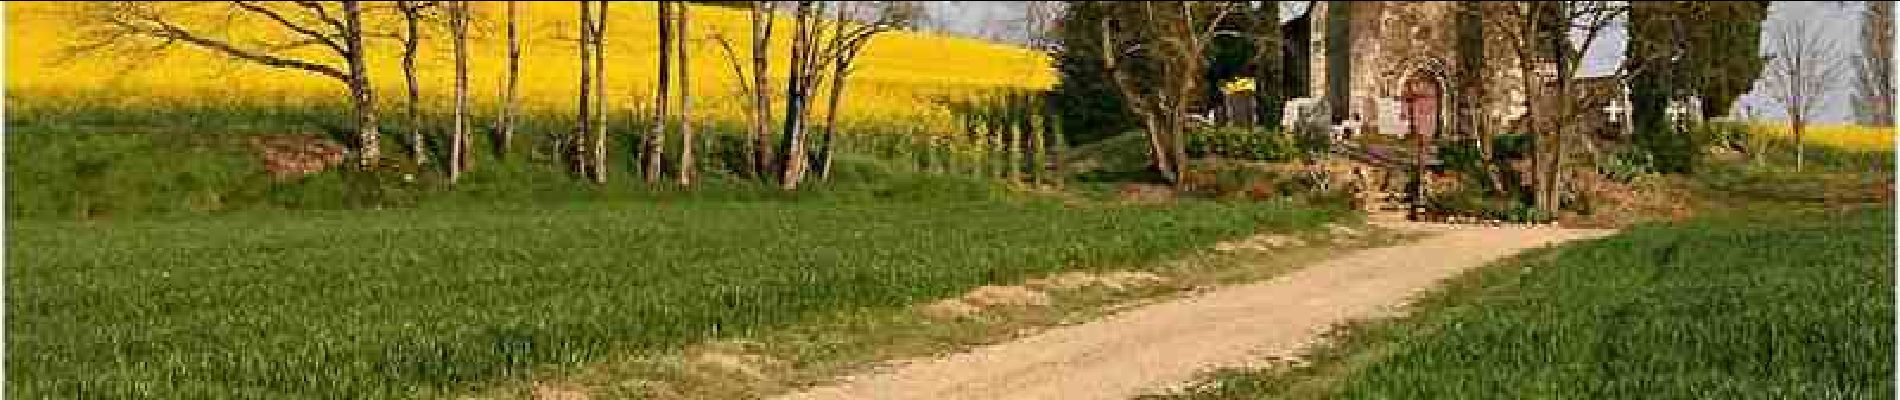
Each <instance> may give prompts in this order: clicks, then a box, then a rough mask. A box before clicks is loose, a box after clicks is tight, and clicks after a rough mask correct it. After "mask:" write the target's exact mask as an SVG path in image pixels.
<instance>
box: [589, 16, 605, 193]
mask: <svg viewBox="0 0 1900 400" xmlns="http://www.w3.org/2000/svg"><path fill="white" fill-rule="evenodd" d="M609 3H610V2H608V1H606V0H601V1H596V2H594V6H595V7H597V8H596V9H595V10H594V104H593V106H594V138H593V141H592V144H591V145H589V147H588V150H589V152H588V159H587V161H588V164H589V167H588V172H589V173H590V174H591V175H592V177H593V178H594V183H607V4H609Z"/></svg>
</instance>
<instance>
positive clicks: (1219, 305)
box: [782, 222, 1610, 399]
mask: <svg viewBox="0 0 1900 400" xmlns="http://www.w3.org/2000/svg"><path fill="white" fill-rule="evenodd" d="M1382 225H1384V226H1385V227H1388V228H1395V229H1403V230H1414V231H1428V233H1429V234H1431V235H1432V236H1430V237H1428V238H1425V239H1422V240H1419V241H1417V242H1414V243H1410V244H1406V245H1401V246H1394V247H1383V248H1374V249H1367V250H1361V251H1358V252H1355V253H1351V254H1348V255H1346V256H1343V257H1339V258H1335V259H1332V260H1328V261H1324V262H1320V263H1318V264H1315V265H1312V266H1309V267H1306V268H1304V269H1301V270H1299V271H1295V272H1292V273H1289V274H1286V275H1283V276H1280V277H1278V278H1275V279H1271V280H1268V281H1263V282H1257V283H1251V284H1245V285H1239V286H1232V287H1228V288H1224V289H1219V290H1215V291H1211V292H1207V293H1205V294H1201V295H1197V296H1193V297H1187V298H1183V299H1180V300H1176V301H1171V302H1166V303H1160V304H1155V305H1151V306H1146V307H1142V308H1138V309H1135V310H1132V311H1128V312H1125V313H1121V314H1117V315H1113V316H1110V317H1107V318H1104V319H1101V320H1098V321H1095V322H1090V323H1085V324H1080V325H1073V326H1068V327H1063V328H1057V329H1053V330H1049V331H1046V332H1043V333H1040V334H1037V335H1034V336H1030V337H1027V338H1024V339H1021V340H1017V341H1013V342H1008V343H1003V344H998V345H994V346H988V347H982V348H978V349H975V350H973V351H970V352H966V353H961V354H956V355H952V356H948V357H941V358H936V359H931V360H925V361H920V362H914V363H908V364H905V365H901V366H899V367H897V368H894V369H892V370H889V371H885V372H882V373H876V374H871V375H865V376H855V377H847V378H844V379H842V380H841V381H839V382H838V383H835V384H832V385H829V386H822V387H816V388H811V389H808V390H805V391H803V392H800V393H794V394H790V395H787V396H784V397H782V398H784V399H873V398H875V399H1055V398H1061V399H1124V398H1128V397H1131V396H1136V395H1140V394H1144V393H1153V392H1157V391H1158V389H1163V388H1166V387H1168V386H1171V385H1177V384H1181V383H1184V382H1188V381H1190V380H1192V379H1194V378H1195V377H1196V376H1197V374H1199V373H1202V372H1206V371H1210V370H1212V369H1216V368H1222V367H1237V366H1242V365H1244V364H1246V363H1249V362H1250V361H1252V360H1259V359H1265V358H1270V357H1274V356H1276V355H1280V356H1284V355H1291V354H1300V353H1303V352H1304V351H1305V350H1307V348H1308V347H1310V346H1312V345H1314V344H1315V342H1316V340H1317V339H1318V338H1319V337H1320V336H1321V335H1322V334H1323V333H1324V332H1325V331H1326V330H1327V329H1329V328H1330V327H1332V326H1334V325H1335V324H1339V323H1343V322H1346V321H1349V320H1354V319H1362V318H1366V317H1371V316H1377V315H1380V314H1384V313H1388V312H1390V311H1391V310H1393V309H1394V308H1395V307H1396V306H1400V305H1403V303H1405V302H1406V301H1407V300H1408V299H1410V298H1411V297H1412V295H1413V294H1414V293H1417V292H1420V291H1422V290H1424V289H1428V288H1431V287H1432V286H1434V285H1435V284H1436V283H1437V282H1439V281H1440V280H1443V279H1446V278H1449V277H1452V276H1456V275H1458V274H1459V273H1461V272H1463V271H1465V270H1467V269H1470V268H1474V267H1478V266H1481V265H1484V264H1486V263H1488V262H1491V261H1493V260H1497V259H1501V258H1504V257H1506V256H1510V255H1512V254H1516V253H1518V252H1520V251H1523V250H1526V249H1530V248H1535V247H1540V246H1545V245H1549V244H1554V243H1559V242H1564V241H1570V240H1577V239H1587V238H1597V237H1602V236H1605V235H1608V234H1609V233H1610V231H1603V230H1576V229H1526V228H1482V227H1469V226H1451V225H1439V224H1416V223H1397V222H1394V223H1384V224H1382Z"/></svg>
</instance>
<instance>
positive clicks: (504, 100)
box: [492, 0, 521, 158]
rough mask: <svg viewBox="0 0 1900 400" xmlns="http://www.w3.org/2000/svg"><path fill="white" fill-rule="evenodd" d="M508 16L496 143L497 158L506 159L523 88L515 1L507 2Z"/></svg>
mask: <svg viewBox="0 0 1900 400" xmlns="http://www.w3.org/2000/svg"><path fill="white" fill-rule="evenodd" d="M507 8H508V11H507V13H508V15H507V21H506V22H505V24H506V25H507V27H506V28H505V29H506V30H507V31H508V33H507V35H508V75H507V78H505V81H504V83H503V84H502V89H501V92H502V95H501V107H500V110H498V111H497V112H496V113H495V130H494V132H495V133H494V138H493V139H492V140H493V141H494V143H493V144H494V146H495V157H497V158H506V157H507V156H508V149H510V148H512V147H513V141H514V137H515V106H516V105H515V103H516V98H517V97H518V95H519V93H520V88H521V36H520V33H518V32H517V30H518V29H519V28H518V26H519V25H520V21H519V17H518V16H517V15H516V14H517V13H518V11H517V10H516V8H518V7H517V5H516V4H515V1H514V0H508V1H507Z"/></svg>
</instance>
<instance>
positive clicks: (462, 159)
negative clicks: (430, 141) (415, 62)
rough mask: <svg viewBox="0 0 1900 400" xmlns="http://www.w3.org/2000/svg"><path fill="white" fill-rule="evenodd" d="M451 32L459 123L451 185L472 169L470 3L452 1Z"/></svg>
mask: <svg viewBox="0 0 1900 400" xmlns="http://www.w3.org/2000/svg"><path fill="white" fill-rule="evenodd" d="M449 6H450V7H451V8H450V9H449V29H450V31H451V32H450V34H451V35H454V36H455V37H454V40H455V121H454V124H455V125H454V131H453V132H452V133H451V135H452V136H450V137H449V184H454V183H455V182H456V181H457V180H460V179H461V177H462V172H463V171H465V170H467V169H468V136H469V135H468V130H469V129H468V2H466V1H455V2H450V3H449Z"/></svg>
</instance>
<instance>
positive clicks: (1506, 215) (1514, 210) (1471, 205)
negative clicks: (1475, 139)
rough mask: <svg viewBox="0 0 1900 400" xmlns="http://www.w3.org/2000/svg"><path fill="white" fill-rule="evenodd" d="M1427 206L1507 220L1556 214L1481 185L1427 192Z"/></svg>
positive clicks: (1529, 219) (1546, 219)
mask: <svg viewBox="0 0 1900 400" xmlns="http://www.w3.org/2000/svg"><path fill="white" fill-rule="evenodd" d="M1425 208H1426V209H1428V210H1431V211H1433V212H1436V213H1439V214H1444V215H1458V216H1468V217H1478V218H1483V219H1487V220H1495V221H1506V222H1531V223H1542V222H1549V221H1551V220H1552V219H1555V218H1556V216H1554V215H1551V214H1550V213H1547V212H1543V211H1542V210H1539V209H1537V208H1536V207H1531V206H1529V205H1527V204H1524V203H1523V202H1520V201H1517V200H1516V199H1513V198H1508V197H1506V198H1500V197H1498V196H1495V195H1493V194H1492V193H1489V192H1488V191H1486V190H1484V189H1483V188H1482V187H1470V186H1465V187H1460V188H1459V189H1457V190H1453V191H1449V192H1438V193H1431V194H1429V195H1427V198H1426V199H1425Z"/></svg>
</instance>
